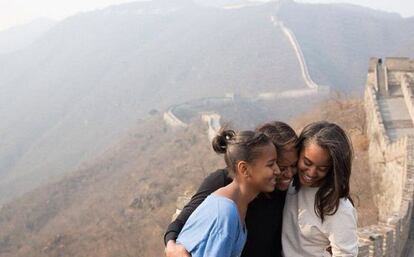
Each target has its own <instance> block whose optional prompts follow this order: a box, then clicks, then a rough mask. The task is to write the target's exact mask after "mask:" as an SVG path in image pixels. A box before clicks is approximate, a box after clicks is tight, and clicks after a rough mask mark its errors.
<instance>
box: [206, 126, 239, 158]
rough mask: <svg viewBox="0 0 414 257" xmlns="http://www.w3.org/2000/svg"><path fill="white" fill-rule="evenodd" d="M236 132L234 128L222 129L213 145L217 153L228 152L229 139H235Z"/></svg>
mask: <svg viewBox="0 0 414 257" xmlns="http://www.w3.org/2000/svg"><path fill="white" fill-rule="evenodd" d="M235 135H236V132H234V131H233V130H221V131H220V132H219V133H218V134H217V136H215V137H214V139H213V142H212V146H213V149H214V151H215V152H216V153H226V151H227V146H228V143H229V141H231V140H233V139H234V136H235Z"/></svg>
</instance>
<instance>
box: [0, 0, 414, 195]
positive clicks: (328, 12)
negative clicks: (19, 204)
mask: <svg viewBox="0 0 414 257" xmlns="http://www.w3.org/2000/svg"><path fill="white" fill-rule="evenodd" d="M200 3H204V4H203V5H200ZM243 4H247V5H245V7H243ZM210 5H211V4H210ZM271 16H275V17H277V19H279V20H281V21H283V23H284V24H285V25H286V26H287V27H289V28H290V29H291V30H292V31H293V32H294V33H295V35H296V37H297V39H298V41H299V44H300V46H301V48H302V51H303V53H304V55H305V58H306V62H307V64H308V66H309V70H310V73H311V76H312V77H313V79H314V80H315V81H316V82H318V83H319V84H322V85H326V86H329V87H330V88H331V89H333V90H336V89H338V90H342V91H345V92H354V91H356V92H361V91H362V88H363V84H364V80H365V71H366V65H367V60H368V57H370V56H385V55H389V56H392V55H408V56H409V55H411V54H412V52H413V51H412V50H413V49H412V46H413V45H414V44H413V43H414V42H413V41H414V32H413V31H414V30H413V27H414V19H412V18H407V19H403V18H401V17H400V16H398V15H395V14H389V13H384V12H378V11H373V10H370V9H367V8H361V7H356V6H350V5H310V4H298V3H294V2H291V1H280V2H270V3H265V4H262V5H251V3H250V2H247V1H215V2H214V6H206V2H203V1H197V3H195V2H192V1H190V0H180V1H179V0H174V1H166V0H165V1H161V0H157V1H149V2H134V3H130V4H123V5H118V6H113V7H109V8H106V9H103V10H99V11H94V12H87V13H81V14H78V15H75V16H73V17H70V18H68V19H66V20H64V21H62V22H59V23H57V24H55V25H54V27H53V28H52V29H51V30H49V31H48V32H47V33H46V34H43V36H41V37H40V38H39V39H37V40H36V41H35V42H34V43H33V44H30V45H29V46H27V47H26V48H24V49H21V50H20V51H16V52H12V53H9V54H3V55H0V67H1V69H0V120H1V121H0V136H1V138H2V144H0V203H2V202H6V201H8V200H10V199H13V198H14V197H15V196H18V195H20V194H21V193H23V192H27V191H30V190H31V189H33V188H35V187H37V186H38V185H40V184H41V183H44V182H45V181H47V180H48V179H58V178H59V177H60V176H61V175H62V174H65V173H67V172H71V171H73V170H75V169H76V168H77V167H78V166H79V165H80V164H81V163H82V162H83V161H87V160H89V159H91V158H93V157H94V156H96V155H98V154H99V153H100V152H102V151H103V150H104V149H105V147H106V146H107V145H108V144H110V143H111V142H113V140H115V139H116V138H118V137H119V136H120V135H122V133H123V131H126V130H127V129H128V128H130V126H131V125H132V124H135V123H136V122H139V121H141V120H142V119H145V118H146V117H148V112H149V111H150V110H154V109H156V110H159V111H164V110H165V109H166V108H168V107H169V106H171V105H174V104H177V103H181V102H184V101H189V100H194V99H198V98H202V97H207V96H223V95H224V94H225V93H228V92H233V93H238V94H240V95H243V96H245V97H255V96H257V95H258V94H259V93H264V92H280V91H283V90H291V89H302V88H305V85H304V82H303V79H302V77H301V72H300V68H299V62H298V60H297V58H296V54H295V52H294V50H293V48H292V45H291V44H290V42H289V40H288V39H287V37H286V35H285V34H284V33H283V32H282V31H281V29H280V28H279V27H277V26H274V25H273V24H272V22H271V20H270V17H271ZM295 101H296V100H292V103H291V105H292V106H291V108H295V107H296V105H297V103H295ZM305 101H306V99H305ZM271 111H272V112H274V116H275V118H279V119H283V118H284V117H285V116H284V115H285V113H282V112H278V111H277V110H271Z"/></svg>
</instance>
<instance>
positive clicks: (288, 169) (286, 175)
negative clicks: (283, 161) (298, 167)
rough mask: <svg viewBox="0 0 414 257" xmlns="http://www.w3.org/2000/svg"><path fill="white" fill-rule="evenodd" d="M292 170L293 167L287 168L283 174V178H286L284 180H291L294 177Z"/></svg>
mask: <svg viewBox="0 0 414 257" xmlns="http://www.w3.org/2000/svg"><path fill="white" fill-rule="evenodd" d="M293 169H294V168H293V167H287V168H286V172H284V174H283V175H284V177H286V178H292V177H293V175H295V172H294V170H293Z"/></svg>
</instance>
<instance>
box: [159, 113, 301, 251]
mask: <svg viewBox="0 0 414 257" xmlns="http://www.w3.org/2000/svg"><path fill="white" fill-rule="evenodd" d="M256 131H258V132H261V133H264V134H265V135H267V136H268V137H269V138H270V139H271V140H272V142H273V144H274V145H275V146H276V151H277V165H278V167H279V168H280V175H279V176H278V177H277V178H276V188H275V190H274V191H273V192H270V193H269V192H265V193H260V194H259V195H258V196H257V197H256V198H255V199H254V200H253V201H252V202H250V204H249V207H248V209H247V213H246V219H245V221H246V228H247V230H248V231H249V233H248V235H247V240H246V243H245V245H244V249H243V252H242V254H241V257H281V256H282V239H281V237H282V235H281V234H282V216H283V206H284V204H285V195H286V190H287V189H288V187H289V184H290V183H291V181H292V179H293V176H294V175H295V174H296V164H297V161H298V151H297V148H296V142H297V139H298V137H297V135H296V133H295V131H294V130H293V129H292V128H291V127H290V126H289V125H288V124H286V123H284V122H281V121H271V122H267V123H265V124H262V125H260V126H259V127H257V128H256ZM232 173H233V172H231V171H229V169H228V168H222V169H217V170H216V171H214V172H211V173H210V174H209V175H208V176H207V177H206V178H205V179H204V180H203V182H202V183H201V184H200V186H199V188H198V190H197V192H196V193H195V194H194V195H193V196H192V197H191V200H190V202H189V203H187V204H186V205H185V206H184V208H183V209H182V211H181V212H180V214H179V215H178V217H177V218H176V219H175V220H174V221H173V222H172V223H171V224H169V226H168V228H167V230H166V232H165V234H164V243H165V245H166V247H165V255H166V257H191V256H190V254H189V253H188V252H187V251H186V249H185V248H184V247H183V246H182V245H180V244H177V243H176V239H177V237H178V234H179V233H180V232H181V230H182V229H183V227H184V225H185V223H186V222H187V220H188V217H189V216H190V215H191V214H192V213H193V212H194V211H195V210H196V209H197V207H198V206H199V205H200V204H201V203H202V202H203V201H204V200H205V199H206V198H207V197H208V196H209V195H210V194H212V193H213V192H215V191H216V190H218V189H219V188H222V187H225V186H227V185H229V184H230V183H231V182H232V181H233V175H232Z"/></svg>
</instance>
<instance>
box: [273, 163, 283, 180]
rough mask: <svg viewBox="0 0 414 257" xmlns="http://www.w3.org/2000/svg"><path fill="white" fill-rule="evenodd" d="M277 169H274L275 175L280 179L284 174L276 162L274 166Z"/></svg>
mask: <svg viewBox="0 0 414 257" xmlns="http://www.w3.org/2000/svg"><path fill="white" fill-rule="evenodd" d="M274 166H275V167H274V169H273V174H274V175H275V176H277V177H279V176H280V174H282V172H281V171H280V169H279V165H277V163H276V162H275V165H274Z"/></svg>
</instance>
